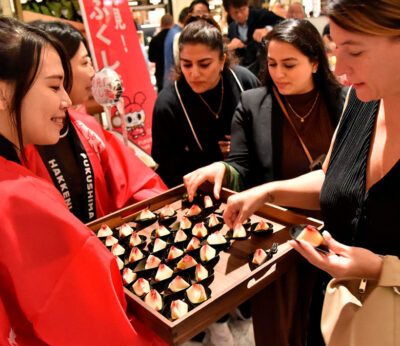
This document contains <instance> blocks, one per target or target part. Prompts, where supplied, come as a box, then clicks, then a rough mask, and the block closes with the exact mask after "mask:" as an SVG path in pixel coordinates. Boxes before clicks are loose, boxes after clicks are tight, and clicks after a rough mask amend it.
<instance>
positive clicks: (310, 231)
mask: <svg viewBox="0 0 400 346" xmlns="http://www.w3.org/2000/svg"><path fill="white" fill-rule="evenodd" d="M296 239H297V240H304V241H307V242H309V243H310V244H311V245H312V246H314V247H317V246H320V245H322V243H323V242H324V238H323V237H322V234H321V233H319V231H318V230H317V229H316V228H315V227H313V226H310V225H308V226H306V227H305V228H304V229H303V230H302V231H301V232H300V234H299V235H298V236H297V237H296Z"/></svg>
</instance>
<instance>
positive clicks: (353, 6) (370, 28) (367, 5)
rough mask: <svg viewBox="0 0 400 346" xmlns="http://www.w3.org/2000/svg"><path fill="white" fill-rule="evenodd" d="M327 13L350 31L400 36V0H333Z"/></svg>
mask: <svg viewBox="0 0 400 346" xmlns="http://www.w3.org/2000/svg"><path fill="white" fill-rule="evenodd" d="M327 14H328V16H329V17H330V19H331V20H332V21H333V22H335V23H336V24H337V25H339V26H340V27H341V28H343V29H345V30H348V31H352V32H358V33H362V34H367V35H376V36H393V37H400V1H399V0H368V1H360V0H332V1H330V3H329V4H328V6H327Z"/></svg>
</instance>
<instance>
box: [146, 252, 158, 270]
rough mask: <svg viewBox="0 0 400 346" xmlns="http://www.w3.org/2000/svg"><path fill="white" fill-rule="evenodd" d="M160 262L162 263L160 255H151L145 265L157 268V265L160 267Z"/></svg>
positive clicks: (149, 267)
mask: <svg viewBox="0 0 400 346" xmlns="http://www.w3.org/2000/svg"><path fill="white" fill-rule="evenodd" d="M160 263H161V260H160V259H159V258H158V257H156V256H153V255H150V256H149V257H148V258H147V261H146V265H145V266H144V269H152V268H156V267H158V265H159V264H160Z"/></svg>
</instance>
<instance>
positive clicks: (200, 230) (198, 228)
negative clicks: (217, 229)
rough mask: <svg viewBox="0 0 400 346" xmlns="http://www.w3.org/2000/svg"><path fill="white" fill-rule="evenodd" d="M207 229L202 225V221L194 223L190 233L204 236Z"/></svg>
mask: <svg viewBox="0 0 400 346" xmlns="http://www.w3.org/2000/svg"><path fill="white" fill-rule="evenodd" d="M207 233H208V231H207V228H206V226H204V223H203V222H199V223H196V224H195V225H194V227H193V228H192V234H193V235H194V236H195V237H199V238H204V237H205V236H206V235H207Z"/></svg>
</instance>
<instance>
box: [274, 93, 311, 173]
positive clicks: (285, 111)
mask: <svg viewBox="0 0 400 346" xmlns="http://www.w3.org/2000/svg"><path fill="white" fill-rule="evenodd" d="M273 91H274V94H275V97H276V99H277V100H278V103H279V105H280V106H281V108H282V111H283V114H285V116H286V119H287V120H288V121H289V124H290V125H291V126H292V128H293V131H294V133H295V134H296V136H297V138H298V140H299V142H300V144H301V146H302V148H303V150H304V152H305V154H306V156H307V159H308V161H309V162H310V165H311V164H312V163H313V159H312V157H311V154H310V152H309V151H308V149H307V146H306V144H305V143H304V141H303V140H302V138H301V137H300V134H299V132H298V131H297V129H296V127H295V126H294V124H293V121H292V119H291V118H290V117H289V114H288V112H287V110H286V108H285V106H284V105H283V102H282V100H281V98H280V97H279V94H278V92H277V91H276V88H275V87H273Z"/></svg>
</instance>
